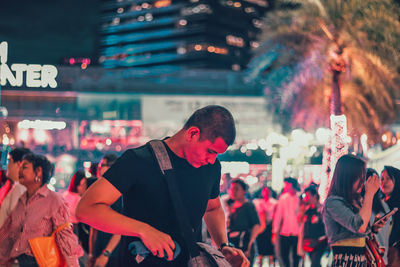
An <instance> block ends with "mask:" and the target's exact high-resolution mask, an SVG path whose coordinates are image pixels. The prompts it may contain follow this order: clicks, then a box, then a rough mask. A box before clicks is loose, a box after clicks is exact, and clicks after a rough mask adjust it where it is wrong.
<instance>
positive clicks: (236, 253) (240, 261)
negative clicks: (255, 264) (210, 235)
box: [221, 246, 250, 267]
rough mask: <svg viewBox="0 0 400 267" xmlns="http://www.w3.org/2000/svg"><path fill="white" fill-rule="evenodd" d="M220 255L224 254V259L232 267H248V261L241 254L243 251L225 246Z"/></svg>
mask: <svg viewBox="0 0 400 267" xmlns="http://www.w3.org/2000/svg"><path fill="white" fill-rule="evenodd" d="M221 252H222V254H224V256H225V259H226V260H227V261H228V262H229V263H230V264H231V265H232V266H233V267H248V266H250V261H249V260H248V259H247V258H246V256H245V255H244V254H243V251H241V250H240V249H237V248H232V247H228V246H225V247H223V248H222V250H221Z"/></svg>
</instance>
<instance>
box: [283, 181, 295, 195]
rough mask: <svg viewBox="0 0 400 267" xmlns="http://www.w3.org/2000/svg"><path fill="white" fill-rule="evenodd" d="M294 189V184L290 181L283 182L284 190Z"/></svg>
mask: <svg viewBox="0 0 400 267" xmlns="http://www.w3.org/2000/svg"><path fill="white" fill-rule="evenodd" d="M291 191H293V185H292V184H291V183H289V182H284V183H283V192H285V193H286V192H291Z"/></svg>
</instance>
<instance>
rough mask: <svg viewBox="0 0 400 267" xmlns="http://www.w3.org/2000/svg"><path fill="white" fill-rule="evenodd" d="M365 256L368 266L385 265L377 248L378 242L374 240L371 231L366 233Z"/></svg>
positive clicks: (380, 266) (384, 266) (378, 266)
mask: <svg viewBox="0 0 400 267" xmlns="http://www.w3.org/2000/svg"><path fill="white" fill-rule="evenodd" d="M365 256H366V258H367V262H368V266H371V267H386V264H385V261H384V260H383V257H382V256H383V253H382V252H381V251H380V249H379V243H378V241H377V240H376V237H375V234H374V233H373V232H370V233H368V235H367V242H366V246H365Z"/></svg>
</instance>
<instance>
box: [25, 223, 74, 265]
mask: <svg viewBox="0 0 400 267" xmlns="http://www.w3.org/2000/svg"><path fill="white" fill-rule="evenodd" d="M71 225H72V224H71V223H65V224H63V225H61V226H59V227H57V229H56V230H55V231H54V232H53V233H52V234H51V235H50V236H43V237H35V238H32V239H29V245H30V246H31V249H32V253H33V256H34V257H35V259H36V262H37V264H38V265H39V267H67V264H66V263H65V260H64V257H63V256H62V254H61V252H60V249H59V248H58V246H57V243H56V239H55V234H56V233H57V232H59V231H61V230H63V229H64V228H66V227H70V226H71Z"/></svg>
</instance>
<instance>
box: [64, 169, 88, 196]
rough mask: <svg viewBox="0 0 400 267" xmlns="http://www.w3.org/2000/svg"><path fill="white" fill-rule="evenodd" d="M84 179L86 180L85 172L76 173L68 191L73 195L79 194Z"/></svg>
mask: <svg viewBox="0 0 400 267" xmlns="http://www.w3.org/2000/svg"><path fill="white" fill-rule="evenodd" d="M82 179H86V175H85V171H83V170H78V171H76V172H75V173H74V175H73V176H72V178H71V181H70V182H69V186H68V191H69V192H72V193H78V188H77V187H78V186H79V185H80V183H81V181H82Z"/></svg>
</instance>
